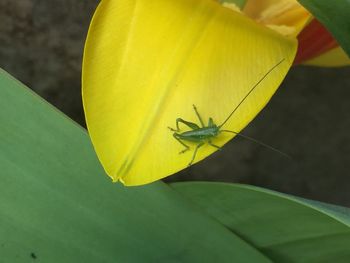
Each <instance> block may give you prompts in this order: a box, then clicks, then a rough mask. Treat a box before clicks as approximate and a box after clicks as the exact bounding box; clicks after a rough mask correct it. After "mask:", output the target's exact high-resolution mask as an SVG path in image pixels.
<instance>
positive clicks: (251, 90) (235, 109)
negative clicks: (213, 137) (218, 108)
mask: <svg viewBox="0 0 350 263" xmlns="http://www.w3.org/2000/svg"><path fill="white" fill-rule="evenodd" d="M284 60H285V59H284V58H283V59H282V60H281V61H280V62H278V63H277V64H276V65H275V66H273V67H272V68H271V69H270V70H269V71H268V72H267V73H266V74H265V75H264V76H263V77H262V78H261V79H260V80H259V81H258V82H257V83H256V84H255V85H254V86H253V87H252V88H251V89H250V90H249V92H248V93H247V94H246V95H245V96H244V98H243V99H242V100H241V101H240V103H238V105H237V106H236V108H234V110H233V111H232V112H231V113H230V115H228V117H227V118H226V120H224V122H223V123H222V124H221V125H219V126H218V127H219V128H221V127H222V126H224V125H225V124H226V122H227V121H228V120H229V119H230V118H231V117H232V115H233V114H234V113H235V112H236V111H237V110H238V108H239V107H240V106H241V105H242V103H243V102H244V101H245V100H246V98H248V96H249V95H250V94H251V93H252V92H253V91H254V90H255V88H256V87H257V86H259V84H260V83H261V82H262V81H263V80H264V79H265V78H266V77H267V76H268V75H269V74H270V73H271V72H272V71H273V70H274V69H275V68H277V67H278V66H279V65H280V64H281V63H282V62H283V61H284Z"/></svg>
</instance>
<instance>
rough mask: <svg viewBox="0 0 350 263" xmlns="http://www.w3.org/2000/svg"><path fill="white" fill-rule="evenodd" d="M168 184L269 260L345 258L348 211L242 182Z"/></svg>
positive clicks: (349, 254)
mask: <svg viewBox="0 0 350 263" xmlns="http://www.w3.org/2000/svg"><path fill="white" fill-rule="evenodd" d="M172 186H173V188H174V189H175V190H176V191H178V192H179V193H181V194H183V195H184V196H185V197H187V198H188V199H190V200H191V201H192V202H193V203H194V204H195V205H198V206H199V207H201V208H202V209H203V211H205V212H206V213H207V214H209V215H210V216H211V217H213V218H215V219H216V220H218V221H219V222H220V223H221V224H223V225H224V226H226V227H227V228H229V229H230V230H231V231H232V232H233V233H235V234H237V235H238V236H240V237H241V238H243V239H244V240H246V241H247V243H249V244H251V245H252V246H254V247H256V248H257V249H259V250H260V251H261V252H262V253H264V254H265V255H266V256H267V257H269V258H270V259H271V260H272V261H274V262H286V263H288V262H308V263H309V262H315V263H316V262H317V263H319V262H338V263H339V262H344V263H345V262H350V249H349V245H350V228H349V224H350V211H349V209H346V208H341V207H337V206H332V205H326V204H322V203H319V202H315V201H308V200H305V199H301V198H295V197H292V196H288V195H284V194H280V193H277V192H273V191H270V190H266V189H262V188H257V187H253V186H245V185H232V184H223V183H216V184H215V183H176V184H173V185H172Z"/></svg>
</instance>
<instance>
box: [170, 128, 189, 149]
mask: <svg viewBox="0 0 350 263" xmlns="http://www.w3.org/2000/svg"><path fill="white" fill-rule="evenodd" d="M173 137H174V138H175V140H177V141H178V142H179V143H181V144H182V145H183V146H184V147H185V149H183V150H182V151H181V152H179V154H183V153H185V152H187V151H188V150H189V149H190V146H188V145H187V144H185V143H184V142H183V141H182V140H181V139H180V138H179V137H178V136H177V133H174V134H173Z"/></svg>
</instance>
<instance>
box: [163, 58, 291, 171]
mask: <svg viewBox="0 0 350 263" xmlns="http://www.w3.org/2000/svg"><path fill="white" fill-rule="evenodd" d="M283 61H284V59H282V60H281V61H280V62H278V63H277V64H276V65H275V66H273V67H272V68H271V69H270V70H269V71H268V72H267V73H266V74H265V75H264V76H263V77H262V78H261V79H260V80H259V81H258V82H257V83H256V84H255V85H254V86H253V87H252V88H251V89H250V90H249V91H248V93H247V94H246V95H245V96H244V97H243V99H242V100H241V101H240V102H239V103H238V105H237V106H236V107H235V108H234V109H233V111H232V112H231V113H230V114H229V115H228V117H227V118H226V119H225V120H224V121H223V122H222V123H221V124H220V125H216V124H215V123H214V120H213V118H211V117H210V118H209V120H208V125H207V126H205V124H204V122H203V119H202V117H201V116H200V114H199V112H198V110H197V107H196V106H195V105H193V109H194V112H195V114H196V115H197V118H198V120H199V122H200V126H199V125H198V124H196V123H193V122H189V121H186V120H184V119H181V118H177V119H176V129H173V128H170V127H168V128H169V129H170V130H171V131H173V132H174V133H173V136H174V138H175V139H176V140H177V141H178V142H179V143H181V144H182V145H183V146H184V147H185V149H183V150H182V151H181V152H180V154H182V153H185V152H187V151H188V150H190V146H188V145H187V144H186V143H185V141H187V142H194V143H197V145H196V147H195V149H194V152H193V155H192V158H191V161H190V162H189V164H188V166H190V165H191V164H192V163H193V161H194V160H195V158H196V155H197V152H198V149H199V148H200V147H202V146H203V145H205V144H206V143H208V144H209V145H210V146H212V147H214V148H217V149H221V147H220V146H217V145H215V144H213V143H212V139H213V138H216V137H217V136H219V134H220V133H222V132H228V133H233V134H235V135H236V136H239V137H242V138H244V139H247V140H250V141H253V142H255V143H258V144H260V145H262V146H265V147H267V148H269V149H271V150H273V151H276V152H278V153H280V154H282V155H285V156H287V157H289V156H288V155H286V154H285V153H283V152H281V151H279V150H277V149H275V148H273V147H271V146H269V145H267V144H265V143H262V142H260V141H258V140H255V139H254V138H251V137H248V136H246V135H243V134H241V133H239V132H235V131H230V130H223V129H222V127H223V126H224V125H225V124H226V123H227V121H228V120H229V119H230V118H231V117H232V116H233V114H234V113H235V112H236V111H237V109H238V108H239V107H240V106H241V105H242V103H243V102H244V101H245V100H246V99H247V98H248V96H249V95H250V94H251V93H252V92H253V91H254V90H255V89H256V87H258V86H259V84H260V83H261V82H262V81H263V80H264V79H265V78H266V77H267V76H268V75H269V74H270V73H271V72H272V71H273V70H274V69H275V68H277V67H278V66H279V65H280V64H281V63H282V62H283ZM179 123H182V124H183V125H186V126H187V127H189V128H190V129H191V130H189V131H185V132H180V131H181V130H180V127H179Z"/></svg>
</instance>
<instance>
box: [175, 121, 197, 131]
mask: <svg viewBox="0 0 350 263" xmlns="http://www.w3.org/2000/svg"><path fill="white" fill-rule="evenodd" d="M179 123H182V124H184V125H186V126H187V127H189V128H191V129H192V130H197V129H199V126H198V125H197V124H195V123H193V122H190V121H185V120H184V119H181V118H177V119H176V130H175V129H173V128H171V127H168V128H169V129H170V130H171V131H173V132H179V131H180V126H179Z"/></svg>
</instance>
